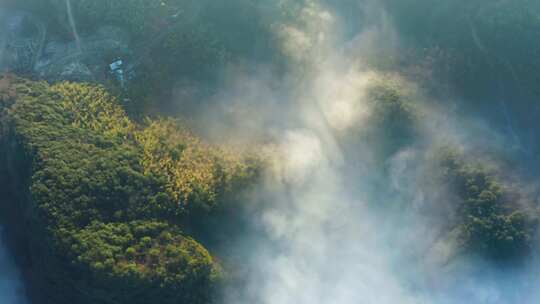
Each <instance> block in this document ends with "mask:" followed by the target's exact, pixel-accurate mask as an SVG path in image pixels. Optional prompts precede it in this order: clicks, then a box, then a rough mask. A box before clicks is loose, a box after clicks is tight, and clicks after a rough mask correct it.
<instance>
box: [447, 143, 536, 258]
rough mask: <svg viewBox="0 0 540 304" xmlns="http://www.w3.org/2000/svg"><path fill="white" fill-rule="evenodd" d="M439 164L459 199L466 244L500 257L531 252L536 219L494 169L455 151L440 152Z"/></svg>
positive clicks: (459, 227) (462, 238)
mask: <svg viewBox="0 0 540 304" xmlns="http://www.w3.org/2000/svg"><path fill="white" fill-rule="evenodd" d="M440 165H441V169H442V170H443V177H444V180H445V182H447V183H449V185H450V187H451V190H452V191H453V192H454V193H455V194H456V196H457V199H458V200H459V203H458V204H457V206H456V208H457V223H456V229H457V231H458V233H459V239H460V242H461V243H462V245H463V246H464V248H465V249H466V250H469V251H472V252H475V253H479V254H482V255H486V256H488V257H490V258H494V259H497V260H508V259H512V258H519V257H523V256H524V255H526V254H528V253H529V251H530V250H531V248H532V245H533V241H534V238H535V237H534V235H535V231H536V228H537V220H536V219H535V218H533V216H532V215H531V212H530V210H528V209H527V208H528V206H526V205H524V203H523V202H518V199H519V197H518V196H517V195H513V194H512V193H511V190H510V189H509V188H508V187H505V186H504V184H502V183H501V182H500V180H499V178H497V176H496V174H495V172H494V171H493V170H489V169H487V168H485V167H483V166H482V165H472V164H467V163H466V162H465V161H464V160H463V158H462V156H461V155H460V154H458V153H456V152H453V151H444V152H442V153H441V157H440ZM520 203H521V204H520Z"/></svg>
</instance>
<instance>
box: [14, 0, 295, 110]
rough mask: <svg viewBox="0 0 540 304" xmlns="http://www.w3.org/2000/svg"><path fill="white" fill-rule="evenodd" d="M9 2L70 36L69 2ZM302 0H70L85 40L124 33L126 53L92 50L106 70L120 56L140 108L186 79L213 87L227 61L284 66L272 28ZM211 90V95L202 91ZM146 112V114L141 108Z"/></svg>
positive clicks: (51, 34)
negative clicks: (107, 31)
mask: <svg viewBox="0 0 540 304" xmlns="http://www.w3.org/2000/svg"><path fill="white" fill-rule="evenodd" d="M8 2H9V3H8V4H7V5H9V6H11V7H15V8H18V9H22V10H25V11H28V12H31V13H32V14H33V15H34V16H37V17H38V18H40V19H41V20H42V21H43V22H45V23H46V24H47V28H48V38H49V39H50V38H53V39H59V38H60V39H63V40H64V41H73V40H74V39H75V36H74V35H75V33H74V28H73V27H72V25H71V24H70V22H69V17H68V14H69V11H68V9H67V3H68V1H65V0H44V1H42V0H23V1H8ZM304 2H305V1H304V0H284V1H267V2H265V1H254V0H235V1H225V0H218V1H215V0H212V1H209V0H203V1H187V0H164V1H162V0H135V1H131V0H129V1H128V0H118V1H115V0H70V1H69V3H70V7H71V13H72V16H73V19H74V20H75V25H76V29H77V31H78V32H79V35H80V36H81V37H82V42H83V51H84V40H85V38H86V37H88V36H89V35H91V34H93V33H96V32H97V31H98V30H100V29H103V28H104V27H106V26H109V27H115V28H118V29H120V30H121V31H122V32H123V33H126V34H127V37H128V40H129V51H128V52H126V53H115V54H113V53H111V54H94V55H93V56H94V57H95V56H100V57H103V58H102V61H103V66H104V67H106V66H108V64H110V63H111V62H112V60H116V59H118V58H122V59H123V60H124V62H125V65H126V66H128V67H129V68H128V70H129V71H128V70H126V77H130V82H129V86H128V92H127V95H128V97H129V98H130V99H132V101H133V102H137V106H136V108H137V110H140V108H147V107H151V106H154V105H155V103H156V102H159V101H160V100H161V101H163V102H165V101H167V100H169V99H168V98H166V97H169V95H170V94H171V90H172V88H173V87H175V86H181V84H180V83H185V82H187V83H188V84H189V85H191V86H196V87H197V88H198V89H200V90H201V91H202V93H201V94H205V93H208V92H212V90H213V89H215V86H216V83H217V82H218V81H219V77H220V76H221V72H223V71H224V70H225V69H226V68H227V67H228V66H229V65H231V64H235V65H241V66H244V67H246V68H249V67H251V66H260V65H265V66H272V67H274V68H275V69H276V70H283V69H285V68H286V61H287V58H286V56H285V55H284V54H283V53H282V52H281V48H280V45H279V42H278V38H277V37H276V36H275V33H274V30H275V28H274V27H275V25H276V24H279V23H281V22H284V21H286V20H294V18H295V16H296V13H295V11H298V10H299V9H300V8H301V7H302V3H304ZM207 91H208V92H207ZM139 112H144V111H139Z"/></svg>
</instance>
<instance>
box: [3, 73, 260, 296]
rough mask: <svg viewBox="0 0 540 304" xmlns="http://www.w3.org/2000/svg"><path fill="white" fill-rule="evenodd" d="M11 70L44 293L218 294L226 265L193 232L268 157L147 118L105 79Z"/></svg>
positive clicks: (34, 255) (13, 120)
mask: <svg viewBox="0 0 540 304" xmlns="http://www.w3.org/2000/svg"><path fill="white" fill-rule="evenodd" d="M3 81H4V82H9V86H8V87H9V90H4V89H3V90H2V96H11V95H10V94H14V95H15V96H16V100H17V102H16V103H15V104H14V105H13V106H12V107H10V109H9V110H8V111H7V112H8V115H7V117H3V121H4V122H6V121H9V123H10V125H11V127H10V128H11V129H12V133H11V134H12V135H11V141H12V142H13V143H16V146H17V147H19V148H18V150H17V152H13V153H18V155H24V158H25V159H24V160H23V161H24V162H25V163H26V164H28V165H29V166H30V168H29V169H30V172H28V173H29V176H27V177H26V178H25V180H27V181H28V182H27V183H28V186H29V190H30V193H29V194H28V199H27V201H26V202H24V204H25V207H24V208H25V209H26V210H27V212H25V213H24V217H25V218H21V219H20V221H24V222H26V223H29V228H28V235H27V236H28V239H27V240H26V241H27V242H28V243H29V245H28V247H29V248H32V252H30V256H31V264H32V267H33V268H34V269H35V270H34V271H36V272H37V273H39V276H40V277H41V278H40V282H41V284H43V285H41V286H40V288H39V289H40V291H41V292H42V293H43V295H42V297H41V298H42V299H46V300H45V302H46V303H55V304H57V303H96V302H97V303H151V302H155V300H156V299H157V298H159V299H160V303H208V302H211V301H212V297H213V294H214V293H215V292H216V286H218V285H219V284H220V282H221V279H222V277H223V275H222V273H223V271H222V269H221V266H220V265H219V264H218V263H217V262H216V260H215V259H214V258H213V257H212V256H211V254H210V253H209V252H208V251H207V249H205V247H204V246H202V245H201V244H200V243H198V242H197V241H196V240H194V239H193V238H192V236H190V235H192V234H191V233H190V232H193V233H196V232H194V229H195V228H194V227H193V225H191V223H192V222H197V221H198V220H200V221H204V217H208V216H210V215H211V213H212V212H213V211H215V210H216V208H219V207H221V208H223V204H225V202H227V201H228V200H232V199H233V196H234V195H235V194H236V193H239V192H240V190H242V189H243V188H246V187H247V186H249V184H251V183H253V182H254V181H255V179H256V177H257V174H258V173H257V172H258V169H257V167H258V166H259V164H258V162H257V160H256V159H254V158H252V157H249V156H247V155H245V154H243V153H239V152H236V153H233V152H232V151H229V150H226V149H225V148H221V147H216V146H211V145H208V144H205V143H203V142H202V141H200V140H198V139H196V137H194V136H193V135H192V134H190V133H189V132H188V131H186V130H185V129H182V128H179V127H177V123H176V122H174V121H172V120H157V121H148V122H147V124H146V125H136V124H134V123H133V122H131V121H130V120H129V119H128V118H127V116H126V114H125V113H124V111H123V110H122V109H121V108H120V107H119V106H118V105H117V102H116V101H115V98H114V97H113V96H111V95H109V94H108V93H107V91H105V90H104V89H103V88H101V87H99V86H93V85H88V84H75V83H60V84H56V85H48V84H46V83H33V82H29V81H25V80H22V79H18V78H13V77H8V78H3ZM7 100H8V98H5V99H4V98H3V99H2V102H6V103H7ZM165 130H166V132H165ZM6 150H7V149H6ZM6 153H7V151H6ZM20 169H21V170H22V169H23V167H21V168H20ZM23 171H24V170H23ZM19 186H20V189H16V190H17V191H19V192H21V193H24V192H25V189H24V187H25V186H24V183H21V185H19ZM22 196H23V197H24V195H22ZM220 204H221V205H220ZM12 207H13V208H14V206H12ZM8 209H9V208H8ZM188 219H189V220H188ZM21 241H22V242H25V240H21Z"/></svg>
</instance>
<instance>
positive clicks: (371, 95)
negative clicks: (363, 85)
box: [363, 77, 420, 162]
mask: <svg viewBox="0 0 540 304" xmlns="http://www.w3.org/2000/svg"><path fill="white" fill-rule="evenodd" d="M412 98H413V95H412V94H411V92H410V91H409V88H408V84H406V83H404V82H403V81H402V80H400V79H393V78H392V77H383V78H382V79H378V80H376V81H375V82H374V83H373V84H372V85H371V86H370V87H369V88H368V92H367V101H368V103H367V106H368V108H369V111H370V113H371V114H370V120H369V123H367V128H366V130H363V131H367V134H366V135H367V136H368V138H367V139H366V140H367V141H369V142H371V143H373V146H374V148H375V149H376V153H375V154H376V155H377V157H378V158H379V161H381V162H385V161H387V160H388V157H390V156H392V155H393V154H394V153H396V152H397V151H399V150H400V149H402V148H403V147H405V146H407V145H408V144H411V143H413V142H414V140H415V138H416V137H417V136H418V135H419V125H418V124H419V118H420V113H419V110H418V108H417V107H416V106H415V103H414V101H413V100H412Z"/></svg>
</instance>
